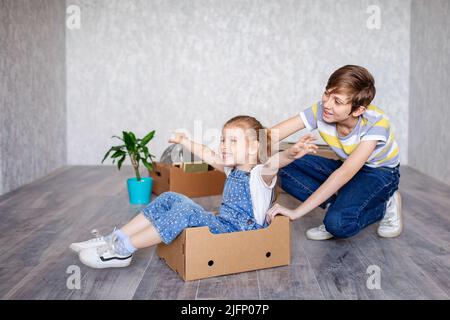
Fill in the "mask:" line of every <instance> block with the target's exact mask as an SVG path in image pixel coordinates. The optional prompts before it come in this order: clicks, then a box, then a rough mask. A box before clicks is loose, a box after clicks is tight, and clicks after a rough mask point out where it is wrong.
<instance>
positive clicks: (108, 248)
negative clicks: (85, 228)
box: [97, 235, 117, 256]
mask: <svg viewBox="0 0 450 320" xmlns="http://www.w3.org/2000/svg"><path fill="white" fill-rule="evenodd" d="M116 240H117V236H115V235H114V236H113V237H112V238H111V239H110V240H109V241H106V244H105V245H104V246H101V247H98V248H97V252H98V254H99V255H100V256H103V255H104V254H106V253H109V254H111V255H114V253H115V252H116V250H115V249H116V248H115V247H114V243H115V242H116Z"/></svg>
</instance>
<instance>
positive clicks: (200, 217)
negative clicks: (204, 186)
mask: <svg viewBox="0 0 450 320" xmlns="http://www.w3.org/2000/svg"><path fill="white" fill-rule="evenodd" d="M249 182H250V173H248V172H245V171H242V170H238V169H233V170H232V171H231V172H230V174H229V175H228V177H227V179H226V181H225V187H224V191H223V198H222V204H221V206H220V210H219V214H218V215H217V216H216V215H214V214H213V213H212V212H208V211H206V210H205V209H204V208H202V207H201V206H200V205H199V204H197V203H195V202H194V201H193V200H192V199H190V198H188V197H186V196H185V195H182V194H179V193H175V192H165V193H163V194H161V195H160V196H159V197H158V198H156V199H155V200H154V201H153V202H152V203H150V204H149V205H148V206H147V207H145V208H144V209H143V210H142V213H143V214H144V216H145V217H146V218H147V219H148V220H149V221H150V222H151V223H152V225H153V226H154V227H155V228H156V230H157V231H158V233H159V235H160V237H161V240H162V242H164V243H165V244H170V243H171V242H172V241H173V240H174V239H175V238H176V237H177V236H178V235H179V234H180V233H181V232H183V230H184V229H186V228H191V227H205V226H207V227H209V229H210V231H211V233H213V234H219V233H230V232H237V231H249V230H256V229H261V228H265V227H267V223H266V222H265V223H264V225H263V226H261V225H259V224H258V223H257V222H256V221H255V217H254V214H253V204H252V199H251V194H250V184H249Z"/></svg>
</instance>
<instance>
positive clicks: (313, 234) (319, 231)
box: [306, 224, 333, 240]
mask: <svg viewBox="0 0 450 320" xmlns="http://www.w3.org/2000/svg"><path fill="white" fill-rule="evenodd" d="M306 237H307V238H308V239H310V240H328V239H331V238H333V235H332V234H331V233H329V232H328V231H327V229H325V225H324V224H321V225H320V226H318V227H316V228H311V229H309V230H308V231H306Z"/></svg>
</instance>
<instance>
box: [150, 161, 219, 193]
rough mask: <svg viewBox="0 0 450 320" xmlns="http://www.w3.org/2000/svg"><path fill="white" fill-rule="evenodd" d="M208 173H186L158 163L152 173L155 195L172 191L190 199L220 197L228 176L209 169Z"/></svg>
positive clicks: (174, 167)
mask: <svg viewBox="0 0 450 320" xmlns="http://www.w3.org/2000/svg"><path fill="white" fill-rule="evenodd" d="M209 169H210V170H208V171H207V172H184V170H183V169H181V168H178V167H176V166H173V165H169V164H165V163H161V162H157V163H155V166H154V170H153V171H152V172H150V177H152V178H153V193H154V194H156V195H160V194H161V193H164V192H167V191H172V192H178V193H181V194H184V195H186V196H188V197H191V198H195V197H205V196H213V195H220V194H222V192H223V187H224V184H225V179H226V175H225V174H224V173H223V172H220V171H218V170H215V169H213V168H212V167H209Z"/></svg>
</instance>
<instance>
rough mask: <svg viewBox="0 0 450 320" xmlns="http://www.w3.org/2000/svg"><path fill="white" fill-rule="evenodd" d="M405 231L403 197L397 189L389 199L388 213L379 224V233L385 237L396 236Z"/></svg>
mask: <svg viewBox="0 0 450 320" xmlns="http://www.w3.org/2000/svg"><path fill="white" fill-rule="evenodd" d="M402 231H403V216H402V198H401V196H400V192H398V191H396V192H395V193H394V195H393V196H392V197H391V198H390V199H389V201H388V204H387V207H386V213H385V215H384V218H383V220H381V221H380V225H379V226H378V235H379V236H380V237H383V238H394V237H397V236H399V235H400V234H401V233H402Z"/></svg>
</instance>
